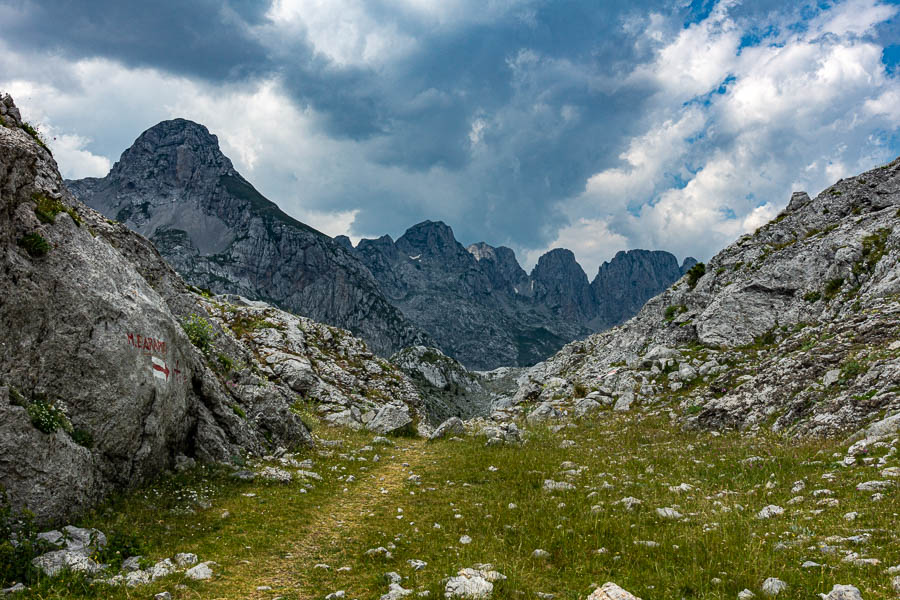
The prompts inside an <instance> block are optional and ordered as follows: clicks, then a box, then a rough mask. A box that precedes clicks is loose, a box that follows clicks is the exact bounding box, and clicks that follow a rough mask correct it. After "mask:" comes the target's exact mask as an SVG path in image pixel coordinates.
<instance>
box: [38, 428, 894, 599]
mask: <svg viewBox="0 0 900 600" xmlns="http://www.w3.org/2000/svg"><path fill="white" fill-rule="evenodd" d="M315 432H316V434H317V435H318V436H319V437H321V438H322V439H329V440H340V443H341V445H340V446H339V447H337V446H333V447H328V448H322V447H321V446H320V448H319V450H316V451H309V452H308V455H304V454H297V455H296V456H295V458H296V459H297V460H303V459H306V458H310V459H312V461H313V466H312V468H308V469H305V470H308V471H314V472H315V473H318V474H319V475H321V477H322V480H321V481H317V480H314V479H312V480H311V479H306V480H304V479H303V478H302V477H298V476H297V475H296V472H297V469H296V468H291V467H286V466H285V464H284V462H281V463H279V461H277V460H273V461H271V462H269V463H267V464H270V465H272V466H276V467H278V468H282V469H286V470H287V471H288V472H292V473H294V477H293V481H292V482H290V483H275V482H265V481H263V480H261V478H259V477H257V479H256V480H255V481H252V482H243V481H238V480H235V479H233V478H231V477H229V476H228V473H227V472H220V471H214V470H208V469H204V468H198V469H195V470H193V471H190V472H188V473H185V474H181V475H175V476H172V477H170V478H168V479H163V480H160V481H159V482H158V483H157V484H156V485H154V486H150V487H148V488H145V489H142V490H140V491H137V492H135V493H132V494H130V495H128V496H127V497H124V498H121V499H119V500H117V501H115V502H113V503H111V504H108V505H107V506H106V507H104V508H103V509H100V510H98V511H97V512H96V513H95V514H93V515H90V516H89V517H87V518H86V519H84V521H83V522H82V523H81V525H84V526H92V527H97V528H98V529H100V530H102V531H104V532H106V533H107V534H108V535H110V536H111V546H113V545H115V544H117V543H118V544H120V545H121V546H122V549H121V552H122V553H125V554H127V553H128V551H136V549H139V550H140V551H141V553H142V554H143V555H144V556H146V557H147V558H149V559H151V560H153V561H156V560H159V559H162V558H165V557H168V556H173V555H174V554H175V553H177V552H193V553H196V554H197V555H198V556H199V557H200V560H201V561H215V562H216V563H217V564H216V566H214V567H213V571H214V573H215V576H214V578H213V579H211V580H209V581H205V582H194V581H187V580H184V579H182V576H181V575H173V576H170V577H168V578H164V579H161V580H159V581H156V582H154V583H152V584H150V585H147V586H144V587H138V588H133V589H126V588H112V587H107V586H97V585H95V586H90V585H88V584H87V583H86V582H85V580H83V579H79V578H76V577H73V576H63V577H62V578H59V579H57V580H45V581H43V582H41V583H38V584H36V585H33V586H32V587H31V589H30V590H29V591H28V592H26V593H25V594H24V597H25V598H52V597H71V598H81V597H100V598H152V597H153V596H154V594H156V593H158V592H161V591H164V590H165V591H169V592H170V593H171V594H172V597H173V598H176V599H188V598H192V599H193V598H204V599H206V598H223V599H225V598H228V599H230V598H253V599H267V600H268V599H274V598H282V599H283V600H299V599H323V598H325V597H326V595H328V594H332V593H335V592H339V591H341V590H343V591H344V594H345V595H344V596H343V597H345V598H348V599H350V598H358V599H360V600H367V599H372V598H380V597H382V595H383V594H387V593H388V590H389V584H390V579H389V576H388V575H386V574H387V573H389V572H394V573H396V574H397V575H398V576H399V577H400V578H401V579H400V580H399V586H400V587H401V588H403V589H405V590H411V592H412V593H411V594H410V595H409V596H408V597H409V598H414V597H418V596H417V595H416V594H418V593H422V592H426V591H427V592H428V597H430V598H443V597H444V590H445V585H446V582H447V579H448V578H449V577H452V576H455V575H457V572H458V571H459V570H460V569H463V568H467V567H473V568H481V569H487V568H486V567H481V566H479V565H481V564H482V563H490V564H491V565H493V566H492V569H493V570H496V571H498V572H499V573H501V574H503V575H504V576H505V577H506V579H505V580H498V581H495V582H494V584H493V585H494V590H493V595H492V596H491V597H492V598H496V599H501V598H538V597H543V598H549V597H550V596H548V595H546V594H553V597H554V598H557V599H572V600H575V599H583V598H585V597H586V596H587V595H588V594H589V593H590V592H591V591H592V590H593V589H594V588H595V587H597V586H599V585H601V584H603V583H604V582H606V581H613V582H615V583H617V584H619V585H620V586H622V587H623V588H625V589H626V590H628V591H630V592H632V593H633V594H635V595H636V596H639V597H641V598H644V599H645V600H649V599H681V598H711V599H712V598H723V599H726V598H727V599H734V598H737V597H738V593H739V592H741V591H742V590H744V589H749V590H750V591H752V592H753V593H754V594H755V595H756V596H757V597H762V596H763V595H764V594H763V593H762V591H761V586H762V584H763V582H764V580H766V579H767V578H770V577H774V578H778V579H780V580H782V581H784V582H785V583H786V584H787V588H786V590H785V591H783V592H781V593H780V594H779V596H778V597H779V598H798V599H799V598H807V599H808V598H812V597H813V596H814V594H815V593H818V592H825V593H827V592H828V591H830V590H831V588H832V586H833V584H836V583H839V584H852V585H854V586H856V587H858V588H859V589H860V591H861V592H862V596H863V598H865V599H866V600H871V599H887V598H895V597H897V594H898V592H895V591H894V589H893V588H892V585H897V584H900V581H897V583H894V584H892V579H894V578H895V577H897V576H898V575H900V568H898V569H889V568H890V567H892V566H894V565H900V519H898V516H897V513H898V511H900V501H898V500H900V495H898V491H897V487H896V485H895V484H896V482H897V479H896V478H897V477H898V476H900V468H898V467H900V457H898V454H897V452H898V451H897V450H896V447H897V445H898V442H897V440H896V439H889V440H887V443H884V442H882V443H880V444H872V445H869V446H868V447H866V448H862V447H860V446H857V447H855V448H854V454H855V456H853V457H852V459H851V458H848V456H849V455H848V453H847V451H848V444H847V443H839V442H834V441H810V442H805V443H798V442H796V441H793V440H785V439H780V438H775V437H764V436H762V437H749V436H746V435H740V434H737V433H729V434H723V435H717V434H711V433H707V432H686V431H682V430H681V429H680V428H679V426H678V425H676V424H673V423H672V422H671V421H670V418H669V416H668V415H667V414H666V413H664V412H663V413H657V414H643V415H641V414H631V415H627V416H620V415H613V414H612V413H604V414H602V415H598V416H597V417H596V418H595V419H593V420H591V421H585V422H578V423H576V424H574V425H571V426H569V427H567V428H563V429H562V430H560V431H558V432H552V431H551V430H548V429H539V430H538V429H535V430H531V431H530V432H529V433H528V435H527V442H526V443H525V444H524V445H522V446H500V447H486V446H485V443H484V438H481V437H478V436H466V437H465V438H464V439H461V440H446V441H439V442H425V441H423V440H421V439H409V438H395V439H393V440H392V441H393V444H394V445H393V446H384V445H373V444H372V441H373V440H372V438H371V436H369V435H367V434H364V433H354V432H349V431H344V430H336V429H334V430H333V429H325V428H321V427H319V428H317V429H316V431H315ZM376 456H377V457H378V458H377V460H376ZM288 462H289V461H288ZM261 466H262V465H255V467H256V470H259V469H260V467H261ZM892 467H893V468H892ZM304 481H306V482H311V483H312V486H311V487H310V486H309V485H308V484H306V487H308V488H309V489H308V491H307V492H305V493H303V492H301V491H300V490H301V489H302V486H303V485H304V483H303V482H304ZM872 481H882V482H884V481H887V482H893V483H887V484H885V483H881V484H877V485H876V484H872V483H871V482H872ZM554 482H556V483H554ZM866 482H870V483H868V484H867V483H866ZM560 484H569V485H560ZM570 486H571V489H562V488H569V487H570ZM547 488H559V489H555V490H548V489H547ZM629 498H630V500H629ZM767 506H775V507H779V508H782V509H783V513H781V514H776V513H778V512H779V511H778V509H773V508H770V509H768V512H769V513H771V516H769V517H767V518H762V516H761V515H762V513H761V512H760V511H763V509H765V507H767ZM660 509H665V510H660ZM763 512H766V511H763ZM129 543H130V544H131V547H130V548H129V547H128V545H129ZM378 548H382V549H383V550H381V551H379V550H377V549H378ZM538 549H540V550H543V551H544V552H543V553H540V552H539V553H537V555H535V550H538ZM369 550H374V552H370V553H367V551H369ZM384 551H387V552H389V553H390V556H388V555H386V554H385V552H384ZM412 561H422V562H424V563H427V564H426V565H425V566H424V567H420V568H419V569H418V570H417V569H416V568H415V566H414V565H415V564H418V563H414V562H412ZM804 563H807V564H806V565H805V566H804ZM809 563H816V565H815V566H812V565H810V564H809ZM395 589H396V588H395ZM333 597H334V596H333ZM399 597H401V596H400V595H395V596H390V598H399Z"/></svg>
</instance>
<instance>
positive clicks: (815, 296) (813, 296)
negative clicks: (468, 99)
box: [803, 290, 822, 303]
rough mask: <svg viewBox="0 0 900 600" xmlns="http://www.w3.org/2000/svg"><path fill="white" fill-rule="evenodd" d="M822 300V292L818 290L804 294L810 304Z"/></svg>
mask: <svg viewBox="0 0 900 600" xmlns="http://www.w3.org/2000/svg"><path fill="white" fill-rule="evenodd" d="M821 298H822V292H820V291H818V290H816V291H812V292H806V293H805V294H803V299H804V300H806V301H807V302H809V303H813V302H818V301H819V300H820V299H821Z"/></svg>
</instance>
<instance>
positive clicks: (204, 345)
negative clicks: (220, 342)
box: [181, 313, 215, 354]
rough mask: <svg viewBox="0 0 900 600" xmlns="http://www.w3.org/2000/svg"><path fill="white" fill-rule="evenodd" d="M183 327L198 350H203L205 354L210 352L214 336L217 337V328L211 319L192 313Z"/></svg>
mask: <svg viewBox="0 0 900 600" xmlns="http://www.w3.org/2000/svg"><path fill="white" fill-rule="evenodd" d="M181 327H182V328H183V329H184V332H185V333H186V334H187V336H188V339H189V340H191V343H192V344H193V345H194V346H196V347H197V349H198V350H200V351H201V352H203V354H207V353H209V351H210V349H212V341H213V337H215V330H214V329H213V326H212V325H210V323H209V321H207V320H206V319H204V318H203V317H201V316H200V315H198V314H196V313H191V316H189V317H188V318H187V319H185V320H184V322H183V323H182V324H181Z"/></svg>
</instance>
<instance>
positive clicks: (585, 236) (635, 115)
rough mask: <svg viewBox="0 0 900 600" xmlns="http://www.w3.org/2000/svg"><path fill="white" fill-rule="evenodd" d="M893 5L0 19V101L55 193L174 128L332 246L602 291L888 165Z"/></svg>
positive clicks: (894, 89)
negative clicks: (461, 251)
mask: <svg viewBox="0 0 900 600" xmlns="http://www.w3.org/2000/svg"><path fill="white" fill-rule="evenodd" d="M898 1H900V0H895V1H894V2H886V1H880V0H844V1H841V2H825V1H817V2H788V3H786V2H783V1H771V0H753V1H749V0H748V1H745V2H743V3H741V2H738V1H736V0H721V1H718V2H711V1H707V0H694V1H685V0H654V1H645V0H628V1H624V0H623V1H619V0H608V1H601V0H584V1H577V0H393V1H389V0H266V1H259V2H253V1H250V0H192V1H191V2H183V1H182V0H157V1H156V2H152V3H150V2H143V1H140V2H138V1H133V0H91V1H80V2H79V1H74V0H0V14H2V19H0V90H2V91H8V92H10V93H11V94H12V95H13V97H14V98H15V100H16V103H17V104H18V106H19V108H20V109H21V110H22V112H23V115H24V117H25V118H26V119H27V120H29V121H31V122H32V123H33V124H36V125H37V126H38V127H39V129H40V130H41V132H42V133H43V134H44V136H45V137H46V138H48V140H49V142H50V145H51V148H52V149H53V152H54V155H55V157H56V159H57V162H58V163H59V165H60V169H61V171H62V172H63V175H64V176H65V177H67V178H80V177H87V176H103V175H105V174H106V173H107V172H108V170H109V168H110V166H111V165H112V163H113V162H115V161H116V160H117V159H118V157H119V155H120V154H121V153H122V151H124V150H125V149H126V148H127V147H128V146H130V145H131V144H132V142H133V141H134V140H135V139H136V138H137V137H138V135H140V133H141V132H143V131H144V130H145V129H147V128H149V127H151V126H153V125H154V124H156V123H158V122H159V121H162V120H164V119H170V118H176V117H182V118H187V119H191V120H194V121H197V122H199V123H202V124H204V125H206V126H207V127H208V128H209V129H210V131H211V132H212V133H214V134H216V135H217V136H218V138H219V141H220V143H221V146H222V150H223V151H224V152H225V154H226V155H228V156H229V157H230V158H231V159H232V161H233V162H234V164H235V167H236V168H237V170H238V171H239V172H241V174H243V175H244V176H245V177H246V178H247V179H248V180H249V181H250V182H251V183H253V184H254V186H255V187H256V188H257V189H259V190H260V191H261V192H262V193H263V194H265V195H266V196H267V197H268V198H269V199H271V200H272V201H274V202H276V203H277V204H278V205H279V206H280V207H281V208H282V209H283V210H285V212H287V213H289V214H291V215H292V216H294V217H296V218H298V219H300V220H301V221H304V222H306V223H308V224H310V225H312V226H314V227H316V228H318V229H320V230H321V231H324V232H325V233H327V234H329V235H338V234H346V235H349V236H350V237H351V239H353V240H354V241H355V240H358V239H359V238H361V237H378V236H381V235H383V234H385V233H387V234H389V235H391V236H392V237H393V238H394V239H396V238H397V237H399V236H400V235H402V233H403V232H404V231H405V230H406V229H407V228H408V227H409V226H411V225H413V224H415V223H418V222H420V221H423V220H425V219H431V220H442V221H444V222H446V223H447V224H448V225H450V226H451V227H452V228H453V230H454V233H455V234H456V237H457V239H459V240H460V241H461V242H462V243H464V244H469V243H473V242H478V241H486V242H488V243H489V244H491V245H494V246H499V245H506V246H509V247H511V248H513V249H514V250H515V251H516V254H517V256H518V258H519V260H520V262H522V263H523V266H525V267H526V268H529V267H530V266H531V265H533V264H534V263H535V262H536V261H537V258H538V257H539V256H540V255H541V254H542V253H544V252H546V251H547V250H549V249H551V248H554V247H566V248H569V249H571V250H572V251H573V252H574V253H575V255H576V257H577V258H578V261H579V262H580V263H581V265H582V266H583V267H584V269H585V271H586V272H587V274H588V276H589V277H591V278H592V277H593V275H594V274H595V273H596V271H597V268H598V266H599V265H600V264H601V263H602V262H603V261H605V260H608V259H610V258H611V257H612V256H613V255H614V254H615V253H616V252H617V251H619V250H623V249H629V248H646V249H653V250H668V251H670V252H672V253H674V254H675V255H676V256H677V257H678V258H679V259H682V258H684V257H685V256H688V255H691V256H694V257H697V258H698V259H701V260H706V259H708V258H709V257H710V256H712V255H713V254H715V252H717V251H718V250H720V249H721V248H723V247H725V246H726V245H727V244H729V243H730V242H732V241H733V240H734V239H736V238H737V237H739V236H740V235H742V234H743V233H749V232H752V231H754V230H755V229H756V228H757V227H759V226H760V225H762V224H763V223H765V222H766V221H768V220H770V219H771V218H773V217H775V216H776V215H777V214H778V212H779V211H780V210H781V209H783V208H784V207H785V206H786V205H787V202H788V200H789V199H790V194H791V192H792V191H798V190H805V191H807V192H809V193H810V194H811V195H815V194H816V193H818V192H820V191H821V190H822V189H824V188H825V187H827V186H828V185H830V184H832V183H834V182H835V181H836V180H838V179H840V178H842V177H847V176H851V175H854V174H857V173H859V172H862V171H864V170H866V169H869V168H872V167H874V166H877V165H880V164H883V163H885V162H888V161H890V160H892V159H893V158H895V157H897V156H898V155H900V67H898V63H900V16H898V13H900V3H898Z"/></svg>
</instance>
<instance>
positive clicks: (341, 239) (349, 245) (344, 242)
mask: <svg viewBox="0 0 900 600" xmlns="http://www.w3.org/2000/svg"><path fill="white" fill-rule="evenodd" d="M334 242H335V243H336V244H337V245H339V246H343V247H344V248H346V249H347V250H353V242H351V241H350V238H348V237H347V236H346V235H337V236H335V237H334Z"/></svg>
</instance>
